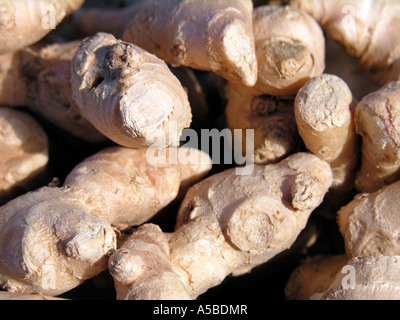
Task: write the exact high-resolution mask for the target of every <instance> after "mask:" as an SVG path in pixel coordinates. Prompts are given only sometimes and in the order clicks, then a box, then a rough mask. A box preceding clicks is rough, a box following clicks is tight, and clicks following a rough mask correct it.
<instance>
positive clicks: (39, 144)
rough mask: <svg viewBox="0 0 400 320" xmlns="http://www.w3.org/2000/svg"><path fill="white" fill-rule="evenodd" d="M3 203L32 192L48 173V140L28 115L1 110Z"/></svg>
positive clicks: (0, 185)
mask: <svg viewBox="0 0 400 320" xmlns="http://www.w3.org/2000/svg"><path fill="white" fill-rule="evenodd" d="M0 154H1V157H0V203H1V204H4V203H6V202H7V201H9V200H11V199H12V198H15V197H16V196H18V195H20V194H22V193H24V192H26V191H28V190H32V189H36V187H37V186H36V187H35V185H36V183H38V182H39V181H40V178H41V177H42V176H43V174H44V173H45V169H46V165H47V163H48V160H49V150H48V140H47V135H46V133H45V132H44V130H43V128H42V127H41V126H40V124H39V123H38V122H37V121H36V120H35V119H34V118H33V117H31V116H30V115H29V114H27V113H24V112H22V111H17V110H13V109H11V108H6V107H2V108H0Z"/></svg>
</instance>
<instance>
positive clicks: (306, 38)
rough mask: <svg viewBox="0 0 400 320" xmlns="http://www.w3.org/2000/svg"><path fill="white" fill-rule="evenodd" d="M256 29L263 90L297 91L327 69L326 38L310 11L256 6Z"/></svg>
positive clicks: (273, 92) (283, 93)
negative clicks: (308, 12) (309, 13)
mask: <svg viewBox="0 0 400 320" xmlns="http://www.w3.org/2000/svg"><path fill="white" fill-rule="evenodd" d="M253 30H254V38H255V46H256V54H257V61H258V79H257V83H256V84H255V86H254V89H255V90H258V91H259V92H260V93H259V94H270V95H276V96H291V95H295V94H296V93H297V91H298V90H299V89H300V88H301V86H302V85H303V84H304V83H305V82H306V81H307V80H308V79H310V78H313V77H315V76H317V75H319V74H321V73H322V72H323V71H324V68H325V38H324V35H323V33H322V30H321V27H320V26H319V25H318V23H317V22H316V21H315V20H314V19H313V18H312V17H311V16H309V15H308V14H307V13H305V12H303V11H301V10H298V9H295V8H291V7H288V6H268V5H266V6H260V7H257V8H255V9H254V13H253Z"/></svg>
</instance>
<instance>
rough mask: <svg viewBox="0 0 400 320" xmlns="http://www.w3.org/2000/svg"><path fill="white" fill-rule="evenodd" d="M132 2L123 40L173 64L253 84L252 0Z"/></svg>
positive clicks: (151, 0) (255, 73)
mask: <svg viewBox="0 0 400 320" xmlns="http://www.w3.org/2000/svg"><path fill="white" fill-rule="evenodd" d="M133 6H134V10H132V9H129V11H130V12H132V17H131V20H130V23H129V24H128V26H127V27H126V29H125V32H124V36H123V39H124V40H126V41H129V42H132V43H135V44H137V45H138V46H140V47H142V48H144V49H145V50H147V51H149V52H151V53H153V54H155V55H157V56H158V57H159V58H161V59H163V60H164V61H166V62H167V63H169V64H171V65H173V66H178V65H184V66H188V67H191V68H194V69H200V70H209V71H214V72H215V73H217V74H219V75H220V76H222V77H224V78H226V79H229V80H230V81H233V82H240V83H243V84H244V85H246V86H252V85H254V84H255V82H256V79H257V60H256V56H255V49H254V37H253V30H252V12H253V3H252V2H251V1H250V0H215V1H207V0H198V1H190V0H189V1H188V0H183V1H182V0H172V1H162V0H150V1H138V2H137V3H135V4H133Z"/></svg>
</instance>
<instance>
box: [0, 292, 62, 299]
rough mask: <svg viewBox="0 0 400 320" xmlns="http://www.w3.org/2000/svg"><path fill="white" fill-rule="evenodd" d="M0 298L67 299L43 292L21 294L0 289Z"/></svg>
mask: <svg viewBox="0 0 400 320" xmlns="http://www.w3.org/2000/svg"><path fill="white" fill-rule="evenodd" d="M0 300H3V301H5V300H18V301H20V300H67V299H64V298H58V297H52V296H45V295H43V294H29V293H28V294H23V293H10V292H7V291H0Z"/></svg>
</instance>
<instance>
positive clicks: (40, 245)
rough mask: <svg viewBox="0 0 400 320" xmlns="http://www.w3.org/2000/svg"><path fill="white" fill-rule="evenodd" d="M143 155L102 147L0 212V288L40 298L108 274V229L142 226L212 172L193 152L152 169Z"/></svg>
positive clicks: (112, 241) (112, 246)
mask: <svg viewBox="0 0 400 320" xmlns="http://www.w3.org/2000/svg"><path fill="white" fill-rule="evenodd" d="M178 151H180V150H178ZM180 152H185V150H183V151H180ZM146 154H147V150H146V149H128V148H123V147H111V148H108V149H106V150H103V151H100V152H99V153H98V154H95V155H93V156H92V157H89V158H88V159H86V160H84V161H83V162H82V163H81V164H79V165H77V167H76V168H74V169H73V170H72V171H71V173H70V175H69V176H68V177H67V178H66V181H65V183H64V186H63V187H59V188H54V187H43V188H40V189H38V190H36V191H34V192H29V193H27V194H25V195H23V196H20V197H18V198H16V199H14V200H12V201H10V202H8V203H7V204H6V205H4V206H3V207H1V208H0V285H1V286H2V287H3V288H4V289H7V290H8V291H11V292H39V293H43V294H46V295H59V294H62V293H64V292H66V291H69V290H71V289H72V288H75V287H76V286H78V285H80V284H81V283H82V282H84V281H85V280H86V279H89V278H91V277H94V276H96V275H97V274H99V273H100V272H102V271H104V270H105V269H106V268H107V260H108V256H109V255H110V254H111V253H112V252H113V251H115V250H116V249H117V244H116V240H117V236H116V232H115V229H114V227H113V225H116V224H119V223H128V224H131V225H134V224H140V223H143V222H145V221H147V220H148V219H150V218H151V217H152V216H154V214H155V213H157V211H158V210H161V209H162V208H164V207H165V206H166V205H167V204H168V203H169V202H171V201H172V200H174V198H175V197H176V196H177V194H178V191H179V189H180V188H187V187H188V186H189V185H190V184H191V183H193V182H194V181H196V180H197V179H200V178H201V177H202V176H203V175H205V174H206V173H207V172H208V170H209V169H210V168H211V160H210V159H209V157H207V156H206V155H205V154H203V153H202V152H201V151H198V150H192V152H191V153H190V154H189V155H186V157H185V158H183V155H182V156H181V157H180V158H179V157H178V161H177V162H175V163H174V162H172V161H171V160H172V159H170V158H168V156H169V154H171V155H173V153H172V151H171V150H163V151H160V152H159V154H157V155H155V156H153V161H155V160H157V159H158V160H159V162H160V164H159V165H157V164H154V165H152V164H151V163H150V162H149V161H147V159H146V157H145V155H146ZM182 159H184V160H185V162H186V164H185V163H183V162H182ZM154 163H155V162H154Z"/></svg>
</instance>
